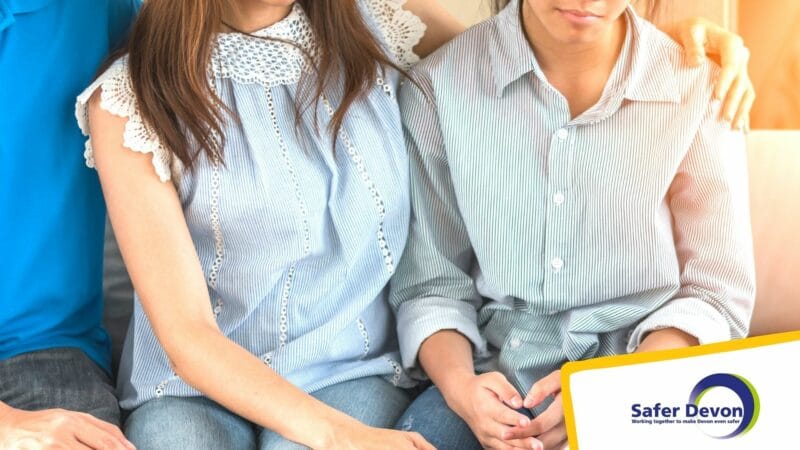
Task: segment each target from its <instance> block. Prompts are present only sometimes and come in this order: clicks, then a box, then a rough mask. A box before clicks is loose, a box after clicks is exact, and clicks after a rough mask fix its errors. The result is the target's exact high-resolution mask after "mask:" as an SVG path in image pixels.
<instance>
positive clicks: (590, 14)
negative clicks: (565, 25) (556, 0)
mask: <svg viewBox="0 0 800 450" xmlns="http://www.w3.org/2000/svg"><path fill="white" fill-rule="evenodd" d="M558 11H559V12H561V13H563V14H569V15H571V16H575V17H580V18H592V17H595V18H600V17H602V16H601V15H600V14H595V13H593V12H591V11H581V10H578V9H558Z"/></svg>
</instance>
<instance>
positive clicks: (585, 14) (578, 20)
mask: <svg viewBox="0 0 800 450" xmlns="http://www.w3.org/2000/svg"><path fill="white" fill-rule="evenodd" d="M556 11H557V12H558V14H559V15H561V17H563V18H564V20H566V21H567V23H570V24H572V25H573V26H577V27H586V26H592V25H595V24H597V23H598V22H599V21H600V20H602V17H603V16H601V15H599V14H595V13H593V12H591V11H584V10H580V9H560V8H559V9H556Z"/></svg>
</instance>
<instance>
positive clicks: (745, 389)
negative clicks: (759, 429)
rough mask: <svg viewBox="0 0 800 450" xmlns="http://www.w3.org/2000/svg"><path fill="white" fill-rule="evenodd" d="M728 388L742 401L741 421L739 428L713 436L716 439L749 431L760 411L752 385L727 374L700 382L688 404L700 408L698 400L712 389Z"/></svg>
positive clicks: (713, 376)
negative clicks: (722, 434)
mask: <svg viewBox="0 0 800 450" xmlns="http://www.w3.org/2000/svg"><path fill="white" fill-rule="evenodd" d="M720 387H722V388H728V389H730V390H731V391H733V392H734V393H735V394H736V395H737V396H739V399H740V400H741V401H742V412H743V414H742V420H741V422H740V423H739V426H738V427H737V428H736V429H735V430H733V432H731V433H729V434H726V435H724V436H713V437H715V438H717V439H730V438H733V437H736V436H740V435H743V434H745V433H747V432H748V431H750V430H751V429H752V428H753V426H755V424H756V421H758V413H759V412H760V411H761V402H760V400H759V398H758V392H756V390H755V388H754V387H753V385H752V384H751V383H750V382H749V381H747V380H746V379H745V378H744V377H741V376H739V375H733V374H729V373H715V374H713V375H709V376H707V377H705V378H703V379H702V380H700V382H699V383H697V385H696V386H695V387H694V389H692V393H691V395H690V396H689V403H691V404H693V405H695V406H700V400H701V399H702V398H703V396H704V395H705V394H706V393H707V392H708V391H710V390H711V389H714V388H720Z"/></svg>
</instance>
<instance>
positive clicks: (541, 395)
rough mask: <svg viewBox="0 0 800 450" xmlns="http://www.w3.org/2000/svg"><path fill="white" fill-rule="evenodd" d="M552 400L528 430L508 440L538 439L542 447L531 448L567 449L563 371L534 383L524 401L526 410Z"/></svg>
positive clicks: (506, 436) (522, 428) (513, 431)
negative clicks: (562, 390) (548, 398)
mask: <svg viewBox="0 0 800 450" xmlns="http://www.w3.org/2000/svg"><path fill="white" fill-rule="evenodd" d="M551 395H552V396H553V403H551V404H550V406H549V407H548V408H547V409H546V410H545V411H544V412H543V413H541V414H539V415H538V416H536V418H534V419H533V420H531V421H530V423H529V424H528V425H527V426H518V427H514V428H513V429H511V430H508V431H507V432H506V433H505V434H504V435H503V439H505V440H514V439H526V438H531V437H535V438H536V439H537V440H538V441H539V443H540V445H539V446H538V447H529V448H533V449H536V450H562V449H564V448H565V447H566V445H567V426H566V424H565V422H564V405H563V403H562V400H561V371H560V370H556V371H555V372H553V373H551V374H550V375H548V376H546V377H544V378H542V379H541V380H539V381H537V382H536V383H534V385H533V387H532V388H531V390H530V391H529V392H528V395H527V396H526V397H525V401H524V406H525V407H526V408H529V409H530V408H534V407H536V405H539V404H540V403H542V402H543V401H544V400H545V399H546V398H547V397H550V396H551Z"/></svg>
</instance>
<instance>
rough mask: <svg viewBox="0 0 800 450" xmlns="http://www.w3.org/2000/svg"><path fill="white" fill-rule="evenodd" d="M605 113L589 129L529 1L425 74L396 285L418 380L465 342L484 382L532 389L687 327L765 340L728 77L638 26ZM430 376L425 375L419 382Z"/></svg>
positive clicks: (409, 359)
mask: <svg viewBox="0 0 800 450" xmlns="http://www.w3.org/2000/svg"><path fill="white" fill-rule="evenodd" d="M626 18H627V23H628V29H627V35H626V40H625V44H624V47H623V51H622V53H621V55H620V57H619V59H618V61H617V64H616V66H615V68H614V69H613V73H612V75H611V77H610V79H609V81H608V83H607V86H606V88H605V91H604V93H603V95H602V98H601V99H600V101H599V102H598V103H597V104H596V105H595V106H593V107H592V108H590V109H589V110H588V111H586V112H585V113H583V114H581V115H580V116H578V117H576V118H571V116H570V112H569V107H568V105H567V102H566V100H565V98H564V97H563V96H562V95H561V94H560V93H558V92H557V91H556V90H555V89H554V88H553V87H552V86H551V85H550V84H549V83H548V82H547V80H546V78H545V76H544V74H543V73H542V71H541V69H540V68H539V66H538V65H537V62H536V59H535V57H534V54H533V52H532V50H531V49H530V47H529V45H528V43H527V41H526V39H525V37H524V35H523V33H522V30H521V20H520V14H519V2H518V1H516V2H512V4H511V5H510V6H509V7H507V8H506V9H505V10H503V11H502V12H501V13H500V14H499V15H498V16H496V17H495V18H492V19H490V20H488V21H486V22H484V23H482V24H479V25H477V26H476V27H474V28H472V29H470V30H469V31H467V32H466V33H465V34H464V35H462V36H460V37H459V38H457V39H456V40H455V41H454V42H452V43H450V44H449V45H447V46H446V47H445V48H443V49H441V50H440V51H438V52H437V53H435V54H434V55H433V56H431V57H430V58H429V59H427V60H425V61H423V62H422V63H420V64H419V65H418V66H417V67H416V68H415V69H414V71H413V75H414V76H415V77H416V80H417V82H418V83H419V84H420V86H421V88H418V87H417V86H415V85H413V84H411V83H405V85H404V86H403V88H402V90H401V94H400V105H401V110H402V111H403V119H404V123H405V128H406V137H407V142H408V145H409V152H410V159H411V176H412V182H411V184H412V194H411V197H412V224H411V232H410V236H409V243H408V246H407V248H406V253H405V256H404V257H403V260H402V262H401V264H400V265H399V267H398V272H397V274H396V275H395V277H394V278H393V281H392V293H391V296H390V299H391V302H392V305H393V307H395V308H396V310H397V320H398V330H399V335H400V347H401V353H402V358H403V363H404V366H405V367H406V368H408V369H411V370H415V366H416V365H417V354H418V350H419V348H420V345H421V344H422V342H423V341H424V340H425V339H426V338H428V337H429V336H431V335H432V334H434V333H436V332H437V331H440V330H445V329H454V330H458V331H459V332H461V333H462V334H463V335H464V336H466V337H467V338H468V339H469V340H470V341H471V342H472V344H473V345H474V348H475V357H476V368H477V370H479V371H490V370H501V371H503V372H504V373H505V374H506V375H507V376H509V378H510V380H512V382H513V383H515V384H516V386H517V388H518V389H520V390H521V391H527V390H528V389H529V388H530V386H531V384H532V383H533V382H534V381H535V380H536V379H538V378H540V377H541V376H543V375H545V374H547V373H549V372H551V371H552V370H555V369H557V368H559V367H560V366H561V364H562V363H564V362H566V361H570V360H580V359H585V358H592V357H597V356H602V355H610V354H617V353H622V352H625V351H633V350H634V349H636V348H637V346H638V344H639V343H640V341H641V339H642V337H643V335H645V334H646V333H647V332H648V331H651V330H655V329H660V328H666V327H675V328H679V329H681V330H684V331H685V332H687V333H690V334H692V335H694V336H696V337H698V338H699V340H700V342H702V343H707V342H713V341H721V340H727V339H731V338H736V337H742V336H744V335H745V334H746V333H747V329H748V323H749V318H750V314H751V310H752V307H753V299H754V267H753V265H754V263H753V255H752V243H751V232H750V222H749V213H748V196H747V181H746V180H747V170H746V158H745V148H744V140H743V136H742V135H741V134H740V133H736V132H732V131H730V130H729V126H728V124H725V123H722V122H721V121H720V120H719V119H718V105H716V104H715V103H713V102H711V101H710V95H711V85H712V82H713V80H715V79H716V77H717V75H718V69H717V68H716V67H714V66H712V65H710V64H709V65H705V66H704V67H702V68H689V67H687V65H686V64H685V61H684V55H683V51H682V49H681V48H680V47H679V46H678V45H677V44H675V43H673V42H672V41H670V40H669V39H668V38H667V37H666V36H665V35H663V34H662V33H660V32H659V31H658V30H656V29H655V28H654V27H653V26H652V25H651V24H649V23H647V22H645V21H644V20H642V19H640V18H638V17H637V16H636V14H635V12H634V11H633V10H632V9H629V10H628V11H627V12H626ZM417 375H420V374H419V372H417Z"/></svg>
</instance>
